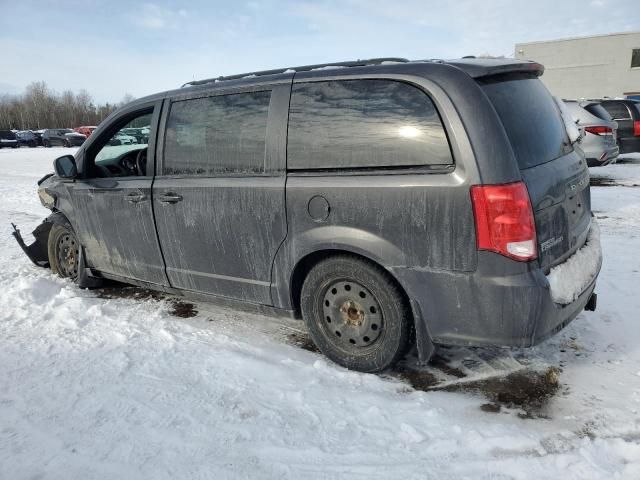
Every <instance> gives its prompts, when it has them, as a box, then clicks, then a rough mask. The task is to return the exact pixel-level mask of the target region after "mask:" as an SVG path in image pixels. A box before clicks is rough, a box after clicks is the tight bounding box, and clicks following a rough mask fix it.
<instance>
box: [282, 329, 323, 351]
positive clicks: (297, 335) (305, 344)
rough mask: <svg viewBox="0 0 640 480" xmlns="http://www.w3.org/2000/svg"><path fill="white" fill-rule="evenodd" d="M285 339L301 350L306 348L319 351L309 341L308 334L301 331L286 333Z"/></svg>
mask: <svg viewBox="0 0 640 480" xmlns="http://www.w3.org/2000/svg"><path fill="white" fill-rule="evenodd" d="M287 341H288V342H289V343H290V344H292V345H295V346H296V347H300V348H302V349H303V350H307V351H309V352H314V353H320V350H318V347H316V346H315V344H314V343H313V342H312V341H311V339H310V338H309V335H307V334H306V333H302V332H294V333H290V334H289V335H287Z"/></svg>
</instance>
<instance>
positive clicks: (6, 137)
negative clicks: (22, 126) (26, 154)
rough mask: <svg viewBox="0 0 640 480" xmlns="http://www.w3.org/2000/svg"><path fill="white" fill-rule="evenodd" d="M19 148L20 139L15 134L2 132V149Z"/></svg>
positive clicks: (0, 137)
mask: <svg viewBox="0 0 640 480" xmlns="http://www.w3.org/2000/svg"><path fill="white" fill-rule="evenodd" d="M19 146H20V144H19V143H18V138H17V137H16V134H15V133H13V132H12V131H11V130H0V148H3V147H11V148H18V147H19Z"/></svg>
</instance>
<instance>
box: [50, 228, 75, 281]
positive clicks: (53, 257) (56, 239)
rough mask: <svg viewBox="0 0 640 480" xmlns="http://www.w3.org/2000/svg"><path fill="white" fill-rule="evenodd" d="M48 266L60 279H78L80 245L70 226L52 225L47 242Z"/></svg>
mask: <svg viewBox="0 0 640 480" xmlns="http://www.w3.org/2000/svg"><path fill="white" fill-rule="evenodd" d="M48 253H49V265H51V270H52V271H53V272H54V273H57V274H58V275H59V276H61V277H62V278H70V279H71V280H74V281H76V280H77V279H78V261H79V258H80V243H79V242H78V239H77V238H76V234H75V233H74V231H73V229H72V228H71V226H68V225H53V226H52V227H51V231H50V232H49V241H48Z"/></svg>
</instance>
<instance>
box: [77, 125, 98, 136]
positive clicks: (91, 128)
mask: <svg viewBox="0 0 640 480" xmlns="http://www.w3.org/2000/svg"><path fill="white" fill-rule="evenodd" d="M96 128H98V127H94V126H83V127H76V128H74V129H73V131H74V132H78V133H81V134H82V135H84V136H85V137H87V138H89V136H90V135H91V134H92V133H93V131H94V130H95V129H96Z"/></svg>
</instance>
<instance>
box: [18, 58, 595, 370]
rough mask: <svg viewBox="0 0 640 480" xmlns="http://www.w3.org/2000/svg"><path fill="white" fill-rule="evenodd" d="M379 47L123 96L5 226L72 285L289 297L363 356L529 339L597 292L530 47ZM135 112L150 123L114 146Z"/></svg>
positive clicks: (574, 152) (569, 172)
mask: <svg viewBox="0 0 640 480" xmlns="http://www.w3.org/2000/svg"><path fill="white" fill-rule="evenodd" d="M388 60H389V59H375V60H369V61H367V60H362V61H356V62H348V63H343V64H342V67H343V68H337V69H331V70H324V69H318V65H312V66H307V67H296V68H294V69H293V70H291V69H282V70H280V71H278V72H274V71H268V72H256V73H255V74H252V75H249V76H248V74H242V75H238V76H232V77H227V78H216V79H211V80H203V81H199V82H192V83H195V84H196V85H197V86H185V87H184V88H180V89H178V90H174V91H169V92H163V93H159V94H156V95H153V96H150V97H146V98H141V99H138V100H135V101H134V102H131V103H130V104H128V105H125V106H123V107H122V108H120V109H119V110H118V111H116V112H114V113H113V114H112V115H111V116H110V117H109V120H108V123H106V124H105V125H104V128H100V129H99V133H98V132H96V133H94V134H93V135H92V136H91V137H90V138H89V140H88V141H87V143H86V145H84V146H83V147H81V148H80V149H78V151H77V153H76V154H75V156H72V155H65V156H62V157H59V158H58V159H56V160H55V163H54V168H55V175H52V176H48V177H45V178H43V179H42V180H41V181H40V182H39V190H38V192H39V195H40V198H41V201H42V203H43V205H44V206H45V207H47V208H49V209H50V210H51V211H52V213H51V215H50V216H49V217H48V218H47V219H46V220H45V221H44V222H43V223H42V224H41V225H40V226H39V227H38V228H37V230H36V231H35V232H34V236H35V238H36V241H35V243H34V244H32V245H30V246H27V245H25V243H24V241H23V240H22V237H21V236H20V233H19V232H18V231H15V232H14V235H15V236H16V239H17V240H18V242H20V244H21V246H22V247H23V248H24V250H25V252H26V253H27V254H28V255H29V256H30V257H31V259H32V260H33V261H34V262H35V263H36V264H38V265H41V266H50V267H51V269H52V270H53V272H55V273H58V274H59V275H60V276H62V277H66V278H69V279H71V280H75V281H76V282H78V284H79V285H80V286H84V287H87V286H97V285H99V284H100V282H102V281H103V280H104V279H112V280H120V281H124V282H126V283H132V284H137V285H145V286H147V287H150V288H157V289H162V290H164V291H172V292H176V293H178V292H181V293H184V292H191V294H194V295H195V294H196V293H197V294H198V295H199V296H203V295H204V296H206V298H211V299H214V298H216V297H218V298H220V297H222V298H223V299H226V300H225V301H227V302H228V301H230V300H236V301H238V302H244V303H245V304H252V305H254V306H256V307H255V308H265V306H267V307H271V308H276V309H279V310H280V311H281V312H283V313H285V312H286V313H287V314H289V315H293V316H297V317H300V316H301V317H302V318H303V319H304V321H305V322H306V324H307V327H308V329H309V331H310V335H311V338H312V339H313V342H314V343H315V344H316V345H317V346H318V348H319V349H320V350H321V351H322V352H323V353H325V354H326V355H327V356H328V357H329V358H331V359H332V360H334V361H335V362H337V363H339V364H341V365H344V366H346V367H348V368H352V369H355V370H361V371H366V372H375V371H380V370H383V369H385V368H387V367H389V366H391V365H393V364H394V363H395V362H397V361H398V360H400V359H401V358H402V357H403V356H404V354H405V353H406V352H407V350H408V348H409V347H410V346H411V344H412V342H416V343H417V352H418V357H419V359H420V360H421V361H425V362H426V361H428V360H429V358H430V357H431V355H432V354H433V353H434V344H445V345H446V344H449V345H466V346H472V345H511V346H518V347H524V346H530V345H533V344H536V343H538V342H541V341H542V340H544V339H545V338H547V337H549V336H551V335H553V334H554V333H556V332H557V331H559V330H560V329H562V328H563V327H564V326H565V325H567V324H568V323H569V322H570V321H571V320H573V319H574V318H575V317H576V316H577V315H578V314H579V313H580V312H581V311H582V310H584V309H585V308H586V309H589V310H593V309H595V306H596V302H595V300H596V297H595V295H594V293H593V292H594V289H595V284H596V279H597V277H598V273H599V271H600V266H601V260H602V256H601V251H600V242H599V233H598V232H599V230H598V226H597V224H596V223H595V221H594V219H593V214H592V212H591V196H590V190H589V170H588V168H587V165H586V162H585V159H584V154H583V152H582V150H581V149H579V148H574V146H575V145H574V142H575V141H576V140H577V138H579V135H575V137H574V135H573V134H571V135H569V134H568V130H567V128H566V127H565V121H564V120H565V117H564V115H561V113H560V110H559V108H558V104H557V103H556V101H555V100H554V99H553V97H552V96H551V95H550V94H549V91H548V90H547V89H546V88H545V86H544V85H543V83H542V82H541V81H540V80H539V78H538V76H539V75H541V74H542V72H543V67H542V65H539V64H537V63H534V62H527V61H518V60H512V59H462V60H454V61H449V62H429V61H426V62H409V61H406V60H402V59H399V61H398V60H397V59H396V60H394V63H392V64H386V63H385V62H387V61H388ZM332 65H335V64H332ZM161 110H163V113H162V115H164V117H163V118H164V120H163V121H162V122H161V121H159V118H160V115H161ZM568 121H569V126H574V125H573V123H572V122H571V120H570V119H568ZM142 122H146V123H145V124H148V125H152V127H151V136H150V141H149V143H148V144H135V145H130V146H129V148H113V147H111V146H110V145H112V140H114V139H116V138H118V137H121V136H122V135H121V134H122V132H123V130H124V129H128V128H131V126H132V125H140V124H143V123H142ZM125 136H126V135H125ZM70 180H73V181H70ZM123 232H126V235H123ZM576 252H579V253H576Z"/></svg>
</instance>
